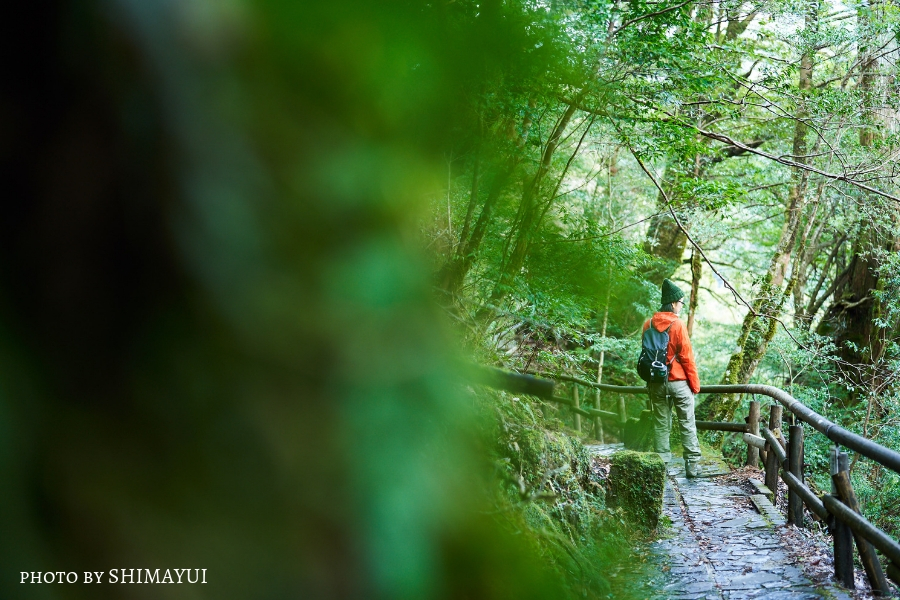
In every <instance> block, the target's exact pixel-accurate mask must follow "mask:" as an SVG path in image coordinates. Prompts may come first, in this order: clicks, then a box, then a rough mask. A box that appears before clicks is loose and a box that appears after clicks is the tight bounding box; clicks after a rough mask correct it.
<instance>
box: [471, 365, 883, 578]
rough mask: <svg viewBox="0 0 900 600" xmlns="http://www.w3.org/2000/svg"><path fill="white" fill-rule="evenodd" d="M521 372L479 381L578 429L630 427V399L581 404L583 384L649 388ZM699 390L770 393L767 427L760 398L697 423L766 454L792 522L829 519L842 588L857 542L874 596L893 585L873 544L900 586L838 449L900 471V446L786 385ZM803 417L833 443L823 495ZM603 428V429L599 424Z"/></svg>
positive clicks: (486, 373) (751, 454)
mask: <svg viewBox="0 0 900 600" xmlns="http://www.w3.org/2000/svg"><path fill="white" fill-rule="evenodd" d="M536 375H539V376H540V377H536V376H534V375H532V374H528V375H522V374H519V373H510V372H507V371H501V370H499V369H483V370H481V371H480V374H479V377H478V378H479V379H480V381H481V382H482V383H485V384H487V385H490V386H492V387H496V388H501V389H505V390H507V391H511V392H513V393H521V394H527V395H532V396H536V397H538V398H542V399H544V400H548V401H551V402H555V403H557V404H563V405H566V406H568V407H569V409H570V410H571V411H572V412H573V413H574V414H575V416H576V419H575V423H576V428H577V429H579V430H580V417H581V416H584V417H588V418H592V419H595V421H596V422H597V423H596V425H597V426H600V423H601V422H606V423H607V425H608V426H609V425H611V426H613V427H614V428H617V429H618V430H619V431H620V432H621V431H623V430H624V427H625V422H626V419H625V411H624V402H620V403H619V411H618V412H610V411H604V410H600V409H599V408H597V406H596V405H595V407H593V408H591V407H587V406H583V405H581V402H580V396H579V392H578V387H577V386H584V387H586V388H591V389H594V390H597V391H602V392H614V393H618V394H646V393H647V388H646V387H638V386H620V385H608V384H599V383H593V382H591V381H587V380H585V379H580V378H577V377H571V376H567V375H553V374H548V373H536ZM557 382H567V383H570V384H573V391H572V398H568V397H563V396H560V395H558V394H557V385H556V384H557ZM700 393H701V394H753V395H760V396H767V397H769V398H772V399H773V400H775V401H776V402H777V404H772V405H771V406H770V410H769V419H768V424H767V425H761V424H760V404H759V402H757V401H756V400H754V401H752V402H750V410H749V414H748V415H747V418H746V419H745V422H743V423H729V422H716V421H697V429H701V430H712V431H726V432H737V433H742V434H743V441H744V442H745V443H746V444H747V461H746V462H747V464H749V465H753V466H757V465H758V461H759V460H760V459H762V461H763V464H764V465H765V487H766V488H767V489H765V490H764V491H765V492H767V493H768V494H769V495H770V498H771V500H772V503H773V504H774V503H775V502H776V501H777V497H778V479H779V477H780V478H781V480H782V481H784V483H785V484H786V485H787V488H788V514H787V517H788V522H789V523H793V524H794V525H796V526H798V527H803V525H804V524H803V506H804V505H805V506H806V507H807V508H808V509H809V511H810V512H811V513H813V514H814V515H816V516H817V517H818V518H819V519H821V520H822V521H824V522H825V523H827V525H828V527H829V529H830V530H831V533H832V537H833V539H834V571H835V578H836V579H837V580H838V581H839V582H841V584H842V585H844V587H847V588H849V589H853V587H854V583H853V545H854V541H855V544H856V548H857V551H858V553H859V557H860V562H861V563H862V565H863V567H864V568H865V571H866V576H867V577H868V579H869V582H870V584H871V586H872V590H873V591H874V592H875V593H876V594H882V595H889V594H890V588H889V586H888V583H887V581H886V579H885V574H884V571H882V567H881V563H880V562H879V561H878V559H877V557H876V556H875V553H874V551H873V547H874V548H877V549H878V550H880V551H881V553H882V554H883V555H884V556H885V557H886V558H887V559H888V561H889V562H888V564H887V568H886V571H887V576H888V577H890V578H891V579H892V580H893V581H894V582H896V583H898V584H900V543H898V542H897V541H896V540H894V539H893V538H892V537H890V536H889V535H888V534H886V533H885V532H883V531H882V530H880V529H878V528H877V527H876V526H875V525H873V524H872V523H871V522H870V521H868V520H867V519H866V518H865V517H863V516H862V514H861V513H860V509H859V503H858V501H857V498H856V494H855V492H854V491H853V486H852V485H851V483H850V477H849V461H848V456H847V454H846V453H845V452H842V451H841V449H840V447H841V446H844V447H846V448H849V449H851V450H854V451H856V452H858V453H859V454H861V455H862V456H865V457H868V458H870V459H872V460H874V461H875V462H877V463H878V464H880V465H883V466H885V467H887V468H888V469H891V470H892V471H894V472H895V473H898V474H900V452H897V451H895V450H891V449H890V448H885V447H884V446H882V445H880V444H878V443H876V442H873V441H872V440H869V439H866V438H864V437H862V436H860V435H857V434H855V433H852V432H850V431H847V430H846V429H844V428H843V427H841V426H840V425H837V424H835V423H833V422H831V421H829V420H828V419H826V418H825V417H823V416H822V415H820V414H818V413H816V412H815V411H813V410H812V409H810V408H809V407H807V406H805V405H804V404H802V403H801V402H799V401H797V400H796V399H794V398H793V397H792V396H791V395H790V394H788V393H787V392H785V391H784V390H781V389H778V388H776V387H773V386H768V385H757V384H746V385H708V386H702V387H701V388H700ZM783 409H787V410H788V411H790V414H789V415H788V417H789V418H788V419H786V420H787V421H788V423H787V424H788V436H787V439H785V436H784V435H783V433H782V428H783V427H782V416H783V415H782V413H783ZM799 421H802V422H804V423H806V424H807V425H809V426H810V427H812V428H813V429H814V430H815V431H817V432H819V433H821V434H822V435H824V436H826V437H827V438H828V439H830V440H831V441H833V442H834V444H835V445H834V447H833V448H832V454H831V465H830V471H831V479H832V488H831V493H830V494H823V495H821V496H817V495H816V494H815V492H813V491H812V490H811V489H810V488H809V487H808V486H807V485H806V484H805V483H804V477H803V467H804V457H803V428H802V427H801V426H800V424H799ZM601 431H602V429H601Z"/></svg>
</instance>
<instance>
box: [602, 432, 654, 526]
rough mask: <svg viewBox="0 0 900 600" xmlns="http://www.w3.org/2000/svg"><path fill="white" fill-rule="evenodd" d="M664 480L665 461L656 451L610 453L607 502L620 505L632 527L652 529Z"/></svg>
mask: <svg viewBox="0 0 900 600" xmlns="http://www.w3.org/2000/svg"><path fill="white" fill-rule="evenodd" d="M665 484H666V465H665V463H663V461H662V459H661V458H660V457H659V455H658V454H655V453H652V452H633V451H631V450H625V451H623V452H616V453H615V454H613V455H612V457H611V459H610V471H609V497H608V502H609V504H610V505H611V506H617V507H620V508H622V509H623V512H624V514H625V517H626V519H627V520H628V521H629V522H630V523H631V524H632V525H634V526H635V527H637V528H639V529H642V530H644V531H655V530H656V528H657V526H658V525H659V519H660V515H661V514H662V499H663V489H664V488H665Z"/></svg>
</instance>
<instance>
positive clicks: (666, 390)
mask: <svg viewBox="0 0 900 600" xmlns="http://www.w3.org/2000/svg"><path fill="white" fill-rule="evenodd" d="M661 304H662V306H660V308H659V312H657V313H656V314H654V315H653V317H651V318H650V319H648V320H647V322H646V323H644V331H646V330H647V328H648V327H650V326H651V325H652V326H653V328H654V329H655V330H656V331H659V332H664V331H666V330H667V329H668V332H669V344H668V348H667V351H666V364H667V365H668V366H669V378H668V381H666V382H658V383H655V382H649V383H648V384H647V386H648V388H649V391H650V403H651V405H652V408H653V446H654V450H655V451H656V452H657V453H659V455H660V456H661V457H662V459H663V460H664V461H665V462H666V463H668V462H669V461H671V460H672V452H671V449H670V447H669V432H670V430H671V429H672V407H673V405H674V408H675V410H676V411H677V412H678V421H679V424H680V429H681V445H682V447H683V448H684V464H685V474H686V475H687V476H688V477H700V475H701V469H700V444H699V442H698V441H697V425H696V423H695V422H694V394H696V393H698V392H699V391H700V377H699V376H698V375H697V364H696V363H695V362H694V350H693V349H692V348H691V341H690V339H688V334H687V329H686V328H685V325H684V323H682V321H681V319H679V318H678V314H679V313H680V312H681V309H682V308H684V292H682V291H681V290H680V289H679V288H678V286H677V285H675V284H674V283H672V282H671V281H669V280H668V279H663V283H662V302H661Z"/></svg>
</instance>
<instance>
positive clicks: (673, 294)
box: [662, 279, 684, 306]
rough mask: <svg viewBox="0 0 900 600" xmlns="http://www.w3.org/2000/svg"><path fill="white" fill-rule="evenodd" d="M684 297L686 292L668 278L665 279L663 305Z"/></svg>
mask: <svg viewBox="0 0 900 600" xmlns="http://www.w3.org/2000/svg"><path fill="white" fill-rule="evenodd" d="M682 298H684V292H682V291H681V290H680V289H679V288H678V286H677V285H675V284H674V283H672V282H671V281H669V280H668V279H663V284H662V305H663V306H665V305H666V304H670V303H672V302H675V301H676V300H681V299H682Z"/></svg>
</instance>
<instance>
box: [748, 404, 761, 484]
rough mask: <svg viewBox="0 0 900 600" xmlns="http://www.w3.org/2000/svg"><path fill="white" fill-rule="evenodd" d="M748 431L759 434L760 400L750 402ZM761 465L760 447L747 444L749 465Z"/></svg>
mask: <svg viewBox="0 0 900 600" xmlns="http://www.w3.org/2000/svg"><path fill="white" fill-rule="evenodd" d="M747 431H748V433H751V434H753V435H755V436H759V402H758V401H756V400H753V401H751V402H750V414H749V416H748V417H747ZM758 465H759V448H757V447H756V446H751V445H749V444H748V445H747V466H751V467H755V466H758Z"/></svg>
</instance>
